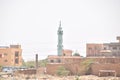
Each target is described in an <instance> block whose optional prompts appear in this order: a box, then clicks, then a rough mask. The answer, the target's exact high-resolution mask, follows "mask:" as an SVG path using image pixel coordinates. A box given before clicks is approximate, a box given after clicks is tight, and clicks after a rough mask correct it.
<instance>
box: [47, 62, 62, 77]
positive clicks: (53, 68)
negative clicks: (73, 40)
mask: <svg viewBox="0 0 120 80" xmlns="http://www.w3.org/2000/svg"><path fill="white" fill-rule="evenodd" d="M59 66H63V64H47V66H46V68H47V70H46V71H47V74H51V75H55V74H56V70H57V69H58V68H59Z"/></svg>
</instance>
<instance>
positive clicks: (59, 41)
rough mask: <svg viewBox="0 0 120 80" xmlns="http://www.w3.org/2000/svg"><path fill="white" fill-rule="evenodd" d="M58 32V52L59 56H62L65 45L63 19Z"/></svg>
mask: <svg viewBox="0 0 120 80" xmlns="http://www.w3.org/2000/svg"><path fill="white" fill-rule="evenodd" d="M57 34H58V45H57V52H58V56H62V50H63V45H62V43H63V38H62V35H63V30H62V27H61V21H60V23H59V28H58V31H57Z"/></svg>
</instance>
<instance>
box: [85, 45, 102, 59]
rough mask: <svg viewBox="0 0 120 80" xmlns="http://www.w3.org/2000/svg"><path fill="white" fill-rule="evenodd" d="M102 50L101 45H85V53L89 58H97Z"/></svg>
mask: <svg viewBox="0 0 120 80" xmlns="http://www.w3.org/2000/svg"><path fill="white" fill-rule="evenodd" d="M102 48H103V44H93V43H92V44H87V45H86V53H87V57H88V56H89V57H90V56H98V55H100V51H101V50H102Z"/></svg>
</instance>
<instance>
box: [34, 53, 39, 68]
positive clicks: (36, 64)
mask: <svg viewBox="0 0 120 80" xmlns="http://www.w3.org/2000/svg"><path fill="white" fill-rule="evenodd" d="M35 60H36V61H35V67H36V69H37V68H38V54H36V55H35Z"/></svg>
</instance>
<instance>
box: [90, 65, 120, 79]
mask: <svg viewBox="0 0 120 80" xmlns="http://www.w3.org/2000/svg"><path fill="white" fill-rule="evenodd" d="M91 69H92V72H91V73H92V74H93V75H97V76H98V75H99V70H115V71H116V73H117V75H116V76H119V77H120V64H110V63H108V64H105V63H104V64H98V63H96V64H92V66H91Z"/></svg>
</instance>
